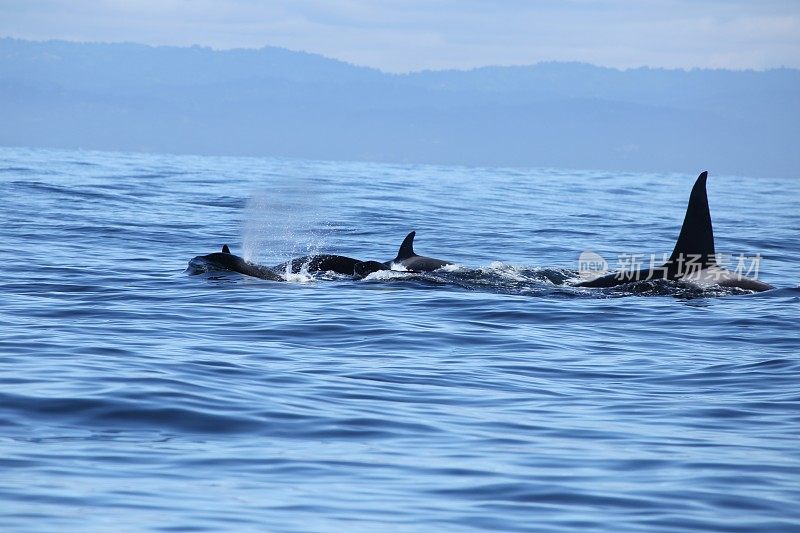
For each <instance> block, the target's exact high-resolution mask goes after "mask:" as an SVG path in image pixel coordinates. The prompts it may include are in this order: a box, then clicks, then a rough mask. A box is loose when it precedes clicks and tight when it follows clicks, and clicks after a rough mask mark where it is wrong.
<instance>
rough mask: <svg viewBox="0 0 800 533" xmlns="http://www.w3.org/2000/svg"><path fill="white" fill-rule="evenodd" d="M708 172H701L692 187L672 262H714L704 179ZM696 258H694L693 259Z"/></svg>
mask: <svg viewBox="0 0 800 533" xmlns="http://www.w3.org/2000/svg"><path fill="white" fill-rule="evenodd" d="M707 178H708V172H706V171H704V172H702V173H701V174H700V175H699V176H698V177H697V181H696V182H695V183H694V187H692V194H691V196H689V205H688V206H687V207H686V217H684V219H683V226H682V227H681V234H680V236H678V242H677V243H675V249H674V250H673V251H672V257H670V258H669V260H670V262H671V263H672V264H676V262H679V261H689V260H698V261H699V262H700V264H702V265H704V266H705V265H708V264H713V263H716V259H715V258H714V229H713V228H712V227H711V212H710V211H709V209H708V195H707V194H706V179H707ZM695 258H696V259H695Z"/></svg>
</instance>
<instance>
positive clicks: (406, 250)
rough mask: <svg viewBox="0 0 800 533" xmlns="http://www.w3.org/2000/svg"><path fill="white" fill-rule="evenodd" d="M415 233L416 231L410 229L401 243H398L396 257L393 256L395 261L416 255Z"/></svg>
mask: <svg viewBox="0 0 800 533" xmlns="http://www.w3.org/2000/svg"><path fill="white" fill-rule="evenodd" d="M416 234H417V232H416V231H412V232H411V233H409V234H408V235H406V238H405V239H403V244H401V245H400V250H399V251H398V252H397V257H395V258H394V260H395V261H402V260H403V259H408V258H409V257H414V256H415V255H417V254H415V253H414V236H415V235H416Z"/></svg>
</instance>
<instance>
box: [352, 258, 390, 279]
mask: <svg viewBox="0 0 800 533" xmlns="http://www.w3.org/2000/svg"><path fill="white" fill-rule="evenodd" d="M379 270H389V267H388V266H386V265H385V264H384V263H380V262H378V261H359V262H358V263H356V264H355V265H353V275H354V276H356V277H357V278H366V277H367V276H369V275H370V274H372V273H373V272H378V271H379Z"/></svg>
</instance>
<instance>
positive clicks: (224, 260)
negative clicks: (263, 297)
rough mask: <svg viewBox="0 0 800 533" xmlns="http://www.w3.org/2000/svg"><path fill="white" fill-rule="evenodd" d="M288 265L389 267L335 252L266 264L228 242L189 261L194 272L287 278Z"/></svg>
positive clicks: (357, 269)
mask: <svg viewBox="0 0 800 533" xmlns="http://www.w3.org/2000/svg"><path fill="white" fill-rule="evenodd" d="M287 269H288V270H289V272H291V273H293V274H297V273H299V272H302V271H303V270H305V271H306V272H335V273H337V274H344V275H347V276H356V277H364V276H367V275H369V274H370V273H372V272H375V271H377V270H388V267H386V266H384V264H383V263H378V262H377V261H361V260H360V259H355V258H352V257H346V256H344V255H331V254H322V255H311V256H303V257H296V258H294V259H292V260H291V261H287V262H285V263H281V264H279V265H275V266H273V267H265V266H261V265H256V264H255V263H251V262H249V261H246V260H245V259H244V258H242V257H239V256H238V255H234V254H232V253H231V251H230V248H229V247H228V245H227V244H225V245H223V246H222V251H221V252H214V253H212V254H208V255H199V256H197V257H195V258H193V259H192V260H191V261H189V268H188V270H189V271H191V272H192V273H200V272H208V271H210V270H223V271H230V272H237V273H239V274H244V275H245V276H252V277H254V278H260V279H266V280H271V281H285V279H284V277H283V276H282V274H284V273H285V272H286V271H287Z"/></svg>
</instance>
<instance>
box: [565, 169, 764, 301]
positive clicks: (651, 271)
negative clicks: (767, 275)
mask: <svg viewBox="0 0 800 533" xmlns="http://www.w3.org/2000/svg"><path fill="white" fill-rule="evenodd" d="M707 179H708V172H707V171H703V172H702V173H700V175H699V176H698V177H697V181H695V184H694V187H692V192H691V194H690V196H689V204H688V206H687V207H686V216H685V217H684V219H683V226H682V227H681V232H680V235H678V241H677V242H676V243H675V249H674V250H673V251H672V255H671V256H670V257H669V259H668V260H667V262H666V263H664V264H663V265H661V266H660V267H657V268H645V269H641V270H627V271H626V270H623V271H620V272H614V273H611V274H607V275H604V276H600V277H597V278H595V279H592V280H589V281H584V282H581V283H576V284H575V286H576V287H615V286H617V285H622V284H624V283H631V282H634V281H647V280H653V279H667V280H673V281H687V282H690V283H694V284H697V285H701V286H711V285H720V286H722V287H737V288H740V289H746V290H751V291H756V292H761V291H766V290H769V289H774V287H773V286H772V285H770V284H768V283H764V282H763V281H759V280H757V279H753V278H748V277H745V276H743V275H741V274H739V273H735V272H731V271H729V270H727V269H726V268H725V267H723V266H721V265H719V264H718V263H717V256H716V252H715V250H714V230H713V227H712V225H711V212H710V210H709V208H708V194H707V192H706V181H707Z"/></svg>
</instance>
